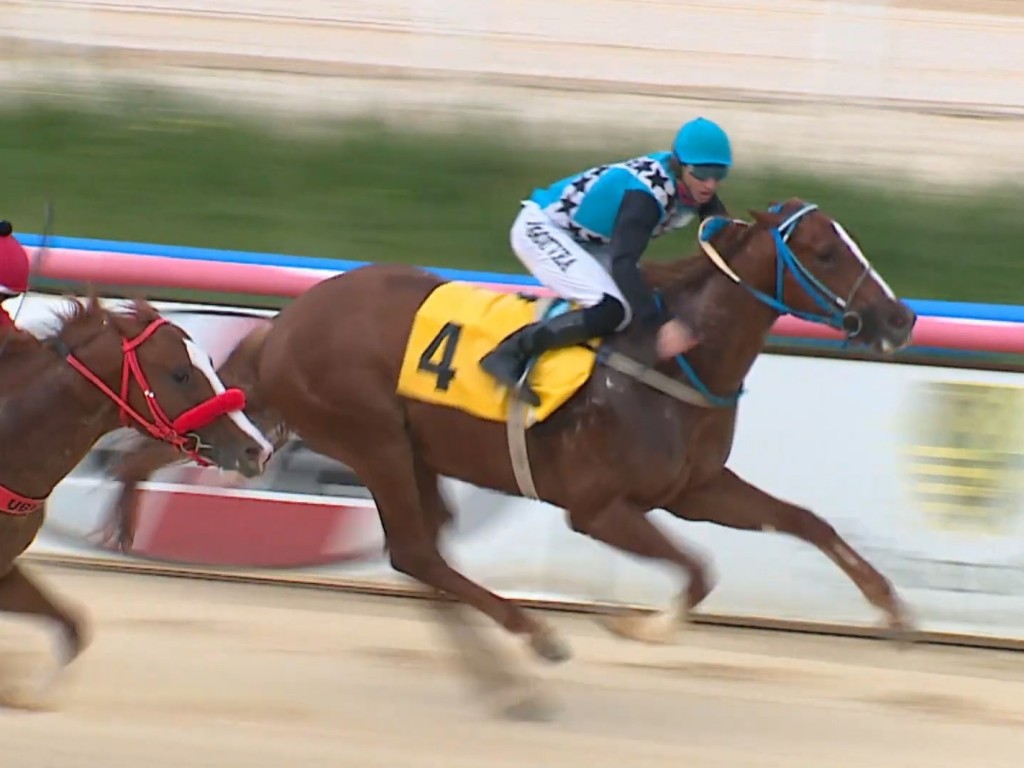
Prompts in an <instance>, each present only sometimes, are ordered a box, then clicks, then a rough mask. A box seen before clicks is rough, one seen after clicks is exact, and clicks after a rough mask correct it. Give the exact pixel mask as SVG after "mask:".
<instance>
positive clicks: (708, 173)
mask: <svg viewBox="0 0 1024 768" xmlns="http://www.w3.org/2000/svg"><path fill="white" fill-rule="evenodd" d="M687 168H688V169H689V171H690V174H691V175H692V176H693V178H695V179H697V181H707V180H708V179H714V180H715V181H721V180H722V179H724V178H725V177H726V176H728V175H729V167H728V166H725V165H689V166H687Z"/></svg>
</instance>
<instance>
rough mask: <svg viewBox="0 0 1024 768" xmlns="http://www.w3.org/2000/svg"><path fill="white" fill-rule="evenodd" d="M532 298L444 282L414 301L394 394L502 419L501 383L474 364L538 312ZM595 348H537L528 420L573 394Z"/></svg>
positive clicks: (504, 400)
mask: <svg viewBox="0 0 1024 768" xmlns="http://www.w3.org/2000/svg"><path fill="white" fill-rule="evenodd" d="M536 313H537V302H536V301H533V300H531V299H529V298H526V297H523V296H519V295H516V294H512V293H504V292H501V291H495V290H490V289H487V288H481V287H479V286H475V285H470V284H468V283H459V282H449V283H444V284H442V285H440V286H439V287H438V288H437V289H435V290H434V291H433V292H432V293H431V294H430V296H428V297H427V299H426V301H424V302H423V304H422V305H421V306H420V308H419V310H418V311H417V313H416V317H415V319H414V320H413V325H412V332H411V333H410V335H409V342H408V344H407V345H406V349H405V356H404V358H403V359H402V371H401V373H400V375H399V377H398V389H397V391H398V394H400V395H402V396H404V397H408V398H410V399H413V400H420V401H422V402H426V403H434V404H436V405H444V406H448V407H450V408H457V409H459V410H462V411H465V412H466V413H470V414H472V415H474V416H478V417H479V418H482V419H488V420H491V421H500V422H504V421H505V420H506V418H507V416H508V406H509V400H508V396H509V392H508V390H507V389H506V388H505V387H504V386H503V385H501V384H499V383H498V382H496V381H495V380H494V379H492V378H491V377H490V376H489V375H488V374H487V373H486V372H484V371H483V370H482V369H481V368H480V359H481V358H482V357H484V355H486V354H487V353H488V352H490V351H491V350H493V349H494V348H495V347H496V346H497V345H498V344H499V343H500V342H501V340H502V339H504V338H505V337H506V336H508V335H509V334H510V333H512V332H514V331H517V330H519V329H520V328H522V327H523V326H525V325H528V324H530V323H532V322H533V321H534V320H536V319H537V317H536ZM595 360H596V355H595V353H594V351H593V350H589V349H585V348H583V347H579V346H577V347H566V348H564V349H557V350H552V351H551V352H546V353H545V354H543V355H542V356H541V357H540V358H539V359H538V361H537V362H536V363H535V364H534V366H533V370H532V372H531V374H530V385H531V387H533V389H534V391H536V393H537V394H538V395H539V396H540V401H541V404H540V406H539V407H537V408H533V409H531V413H530V416H529V418H530V420H531V421H534V422H538V421H543V420H544V419H546V418H547V417H548V416H550V415H551V414H552V413H554V412H555V411H556V410H557V409H558V408H559V407H560V406H562V405H564V404H565V402H566V401H567V400H568V399H569V398H570V397H572V396H573V395H574V394H575V393H576V392H577V391H578V390H579V389H580V387H582V386H583V385H584V384H585V383H586V381H587V379H589V378H590V374H591V373H592V372H593V369H594V363H595Z"/></svg>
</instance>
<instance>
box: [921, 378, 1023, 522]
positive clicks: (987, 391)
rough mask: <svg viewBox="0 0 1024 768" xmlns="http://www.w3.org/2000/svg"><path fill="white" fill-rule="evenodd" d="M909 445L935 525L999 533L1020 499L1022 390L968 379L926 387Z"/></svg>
mask: <svg viewBox="0 0 1024 768" xmlns="http://www.w3.org/2000/svg"><path fill="white" fill-rule="evenodd" d="M925 391H926V398H927V399H926V406H925V408H924V409H923V413H922V418H920V419H919V424H920V428H919V429H918V433H917V436H916V443H915V444H914V445H912V446H911V448H910V454H911V460H912V473H913V488H914V495H915V497H916V499H917V503H918V506H919V507H920V508H921V509H922V510H923V511H924V513H925V515H926V517H927V519H928V520H929V521H930V522H931V524H932V525H933V526H934V527H935V528H939V529H944V530H960V531H970V532H974V533H988V534H999V533H1006V532H1007V531H1009V530H1011V528H1012V527H1013V523H1014V521H1015V518H1016V516H1017V515H1018V513H1019V511H1020V504H1021V502H1022V498H1021V490H1022V483H1021V479H1022V467H1024V441H1022V437H1024V434H1022V429H1021V424H1022V422H1021V418H1022V415H1024V410H1022V408H1024V390H1022V389H1021V388H1019V387H1011V386H1002V385H991V384H977V383H970V382H934V383H929V384H927V385H926V386H925Z"/></svg>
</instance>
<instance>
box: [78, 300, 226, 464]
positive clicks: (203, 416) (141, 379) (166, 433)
mask: <svg viewBox="0 0 1024 768" xmlns="http://www.w3.org/2000/svg"><path fill="white" fill-rule="evenodd" d="M167 322H168V321H167V320H166V318H162V317H160V318H157V319H156V320H154V321H153V322H151V323H150V324H149V325H148V326H146V328H145V330H143V331H142V333H140V334H139V335H138V336H136V337H135V338H133V339H123V340H122V342H121V347H122V350H123V351H124V360H123V363H122V366H121V394H120V396H118V395H117V394H116V393H115V392H114V391H113V390H112V389H111V388H110V387H108V386H107V385H106V384H105V383H104V382H103V381H102V380H101V379H100V378H99V377H98V376H96V374H94V373H93V372H92V371H90V370H89V369H88V368H87V367H86V366H85V365H84V364H83V363H82V362H81V361H80V360H79V359H78V358H76V357H75V356H74V355H70V354H69V355H67V361H68V363H69V364H70V365H71V367H72V368H74V369H75V370H76V371H78V372H79V373H80V374H82V376H84V377H85V378H86V379H88V380H89V381H90V382H92V383H93V384H94V385H95V386H96V387H97V388H98V389H99V390H100V391H101V392H103V394H105V395H106V396H107V397H109V398H110V399H111V400H113V401H114V402H115V403H116V404H117V406H118V408H119V409H120V414H119V416H120V420H121V424H122V425H124V426H130V425H131V420H133V419H134V420H135V422H137V423H138V424H141V425H142V426H143V428H145V430H146V431H147V432H148V433H149V434H150V435H152V436H153V437H155V438H157V439H158V440H163V441H164V442H167V443H170V444H171V445H173V446H174V447H175V448H177V449H178V450H179V451H181V452H182V453H184V454H186V455H187V456H188V457H189V458H190V459H192V460H193V461H195V462H196V463H197V464H199V465H201V466H204V467H208V466H211V465H212V463H213V462H211V461H209V460H207V459H205V458H204V457H203V456H201V455H199V452H198V451H199V448H200V441H199V436H198V435H196V434H194V431H195V430H197V429H202V428H203V427H205V426H206V425H207V424H210V423H212V422H213V421H214V420H216V419H218V418H220V417H221V416H224V415H225V414H228V413H232V412H234V411H240V410H242V409H244V408H245V393H244V392H243V391H242V390H240V389H238V388H236V387H233V388H231V389H228V390H226V391H224V392H221V393H220V394H218V395H214V396H213V397H211V398H209V399H208V400H205V401H204V402H202V403H200V404H199V405H197V406H195V407H193V408H190V409H189V410H187V411H185V412H184V413H183V414H181V415H180V416H178V418H176V419H174V421H171V420H170V419H169V418H168V417H167V414H166V413H164V410H163V409H162V408H161V407H160V404H159V403H158V402H157V400H156V394H155V393H154V392H153V390H152V389H151V388H150V386H149V381H147V379H146V374H145V373H144V372H143V371H142V366H141V365H140V364H139V358H138V355H137V354H136V352H135V350H136V349H137V348H138V347H140V346H142V344H144V343H145V342H146V341H147V340H148V339H149V338H150V337H151V336H152V335H153V334H154V333H155V332H156V330H157V329H158V328H159V327H160V326H162V325H164V324H165V323H167ZM132 379H134V380H135V381H136V382H137V383H138V385H139V389H140V390H141V392H142V394H143V396H144V397H145V398H146V405H147V406H148V408H149V413H150V415H151V416H152V417H153V421H152V422H150V421H146V419H145V417H143V416H142V415H141V414H139V413H138V412H137V411H136V410H135V409H134V408H132V407H131V405H129V404H128V390H129V389H130V387H131V383H132Z"/></svg>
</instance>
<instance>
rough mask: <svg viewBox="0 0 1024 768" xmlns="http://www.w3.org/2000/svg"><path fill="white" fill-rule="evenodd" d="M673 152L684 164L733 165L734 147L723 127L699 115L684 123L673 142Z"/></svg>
mask: <svg viewBox="0 0 1024 768" xmlns="http://www.w3.org/2000/svg"><path fill="white" fill-rule="evenodd" d="M672 154H674V155H675V156H676V159H678V160H679V162H680V163H682V164H683V165H720V166H724V167H725V168H729V167H730V166H731V165H732V147H731V146H730V144H729V137H728V136H727V135H726V133H725V131H724V130H722V127H721V126H720V125H718V124H717V123H715V122H713V121H711V120H708V119H707V118H706V117H697V118H694V119H693V120H690V121H689V122H687V123H684V124H683V126H682V128H680V129H679V132H678V133H676V138H675V141H673V142H672Z"/></svg>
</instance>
